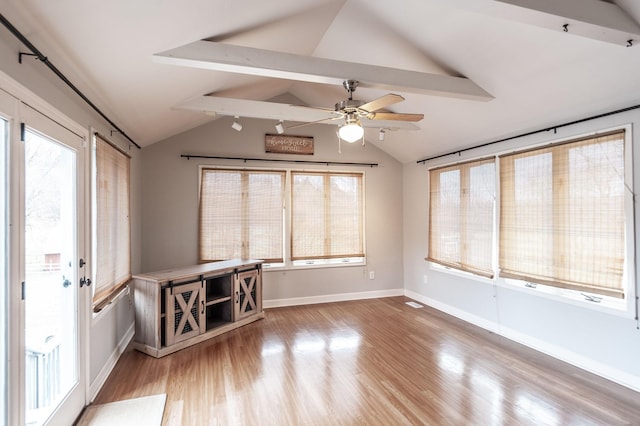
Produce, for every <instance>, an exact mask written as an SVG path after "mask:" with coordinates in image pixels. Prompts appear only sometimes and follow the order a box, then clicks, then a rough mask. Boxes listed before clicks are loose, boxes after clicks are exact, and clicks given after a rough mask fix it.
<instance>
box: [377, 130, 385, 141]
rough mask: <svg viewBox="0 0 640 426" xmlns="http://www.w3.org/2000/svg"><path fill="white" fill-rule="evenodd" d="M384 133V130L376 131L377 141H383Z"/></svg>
mask: <svg viewBox="0 0 640 426" xmlns="http://www.w3.org/2000/svg"><path fill="white" fill-rule="evenodd" d="M385 133H386V130H384V129H380V133H378V140H379V141H383V140H384V136H385Z"/></svg>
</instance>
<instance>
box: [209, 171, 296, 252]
mask: <svg viewBox="0 0 640 426" xmlns="http://www.w3.org/2000/svg"><path fill="white" fill-rule="evenodd" d="M207 170H209V171H213V172H215V171H220V172H237V173H239V174H240V175H241V185H242V186H243V190H245V189H247V188H245V185H247V184H248V181H247V175H248V174H250V173H252V172H254V173H256V174H267V173H270V172H271V173H273V174H281V175H283V178H284V180H283V182H282V190H283V191H282V208H281V209H282V215H284V213H285V207H284V200H285V199H286V185H287V176H286V172H284V171H283V170H278V169H273V168H238V167H217V166H205V165H201V166H200V167H199V168H198V172H199V175H198V262H199V263H206V262H214V261H216V260H220V259H205V258H204V257H203V256H202V254H203V253H202V252H201V246H202V229H201V228H202V211H201V209H202V194H203V189H202V178H203V176H204V173H205V171H207ZM240 201H241V205H242V210H243V212H244V213H248V211H247V205H246V204H245V201H246V197H244V196H242V197H241V200H240ZM282 219H283V221H282V224H281V226H282V231H283V232H282V236H283V239H282V241H281V242H280V244H281V246H282V255H283V256H284V255H285V248H284V246H285V244H284V243H285V240H284V235H285V222H284V216H283V217H282ZM249 226H250V225H249ZM241 227H242V219H241ZM245 233H246V229H244V228H243V229H242V235H244V234H245ZM246 237H247V238H248V236H246ZM245 242H246V241H243V242H242V244H243V248H241V252H244V251H245V250H247V249H246V245H245ZM284 259H285V258H284V257H283V260H284ZM267 264H271V263H267ZM276 264H280V262H277V263H276Z"/></svg>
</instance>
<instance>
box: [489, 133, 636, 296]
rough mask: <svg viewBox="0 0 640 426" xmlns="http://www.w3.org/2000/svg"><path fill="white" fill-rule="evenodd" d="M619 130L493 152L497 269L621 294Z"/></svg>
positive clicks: (527, 278)
mask: <svg viewBox="0 0 640 426" xmlns="http://www.w3.org/2000/svg"><path fill="white" fill-rule="evenodd" d="M624 136H625V134H624V131H616V132H612V133H608V134H602V135H597V136H593V137H588V138H582V139H579V140H574V141H571V142H569V143H564V144H559V145H554V146H551V147H545V148H541V149H534V150H531V151H525V152H520V153H516V154H510V155H504V156H502V157H500V248H499V251H500V256H499V267H500V275H501V276H502V277H506V278H516V279H521V280H525V281H531V282H535V283H541V284H546V285H549V286H555V287H560V288H567V289H573V290H580V291H587V292H590V293H596V294H601V295H606V296H612V297H618V298H623V297H624V286H623V271H624V262H625V208H624V198H625V197H624V195H625V178H624V176H625V172H624V139H625V137H624Z"/></svg>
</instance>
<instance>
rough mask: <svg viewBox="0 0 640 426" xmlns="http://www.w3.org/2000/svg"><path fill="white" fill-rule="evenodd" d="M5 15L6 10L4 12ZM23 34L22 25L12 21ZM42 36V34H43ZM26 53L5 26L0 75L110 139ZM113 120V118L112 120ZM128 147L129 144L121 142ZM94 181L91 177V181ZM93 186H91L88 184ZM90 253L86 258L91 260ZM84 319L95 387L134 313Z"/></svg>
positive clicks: (135, 209)
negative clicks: (20, 58)
mask: <svg viewBox="0 0 640 426" xmlns="http://www.w3.org/2000/svg"><path fill="white" fill-rule="evenodd" d="M3 12H5V11H3ZM13 24H14V25H15V26H17V27H18V28H19V29H20V28H21V27H22V25H20V24H21V22H13ZM40 34H41V33H40ZM31 41H32V42H33V43H34V44H35V45H36V47H38V48H40V49H41V50H42V51H43V53H44V54H45V55H47V56H49V55H50V56H49V57H50V58H51V61H52V62H53V63H54V65H56V66H57V67H58V68H61V69H63V68H64V65H65V64H59V63H56V60H55V58H56V55H55V54H54V53H53V52H52V51H50V50H49V51H47V50H46V48H45V47H43V46H45V44H46V43H45V41H44V40H41V39H38V37H37V35H36V36H35V37H34V38H32V39H31ZM19 51H22V52H25V51H27V50H26V49H25V48H24V47H23V46H21V44H20V43H19V42H18V41H17V40H16V38H15V37H13V36H12V35H11V34H10V33H9V32H8V31H6V30H5V28H4V27H0V71H2V72H4V73H6V74H7V75H8V76H10V77H11V78H12V79H13V80H15V81H17V82H18V83H19V84H21V85H22V86H25V87H26V88H27V89H28V90H30V91H31V92H33V93H35V94H36V95H37V96H39V97H40V98H42V99H43V100H44V101H46V102H48V103H49V104H51V105H52V106H53V107H55V108H56V109H58V110H59V111H60V112H62V113H63V114H65V115H66V116H68V117H69V118H71V119H72V120H74V121H75V122H77V123H78V124H80V125H82V126H84V127H86V128H87V129H89V128H90V127H91V128H93V129H95V130H97V131H98V132H100V133H102V134H105V135H109V134H110V130H112V129H111V127H109V126H108V124H107V123H106V122H105V120H104V119H102V118H101V117H99V115H98V114H97V113H95V112H94V111H93V110H92V109H91V107H89V106H88V105H87V104H86V103H85V102H84V101H83V100H81V98H80V97H79V96H78V95H77V94H75V93H74V92H73V91H72V90H71V89H69V88H68V87H67V86H66V85H65V84H64V83H62V82H61V81H60V80H59V78H58V77H56V76H55V75H54V74H53V73H52V72H51V71H50V70H49V69H48V68H47V67H46V66H45V65H44V64H42V63H41V62H40V61H38V60H36V59H35V58H32V57H25V58H23V63H22V64H19V63H18V52H19ZM94 102H95V100H94ZM112 119H114V118H112ZM114 120H115V119H114ZM114 141H115V142H122V140H121V139H117V136H116V137H115V139H114ZM121 146H122V147H126V146H127V144H126V143H121ZM129 152H130V154H131V156H132V161H131V194H132V203H131V215H132V216H131V232H132V235H131V237H132V258H131V261H132V270H133V271H134V272H139V271H140V204H139V203H138V201H137V200H139V199H140V195H139V193H140V175H139V168H140V151H139V150H138V149H137V148H135V147H134V148H132V149H131V150H130V151H129ZM87 178H88V179H89V176H87ZM88 184H89V181H87V185H88ZM88 253H89V250H87V255H85V260H86V259H88V258H89V257H88ZM87 314H88V315H87V316H85V317H83V318H81V320H82V321H85V323H86V324H88V326H89V342H88V344H89V348H88V351H87V352H88V353H89V359H88V362H89V367H88V368H89V372H90V373H89V376H90V377H89V382H90V384H91V385H92V387H93V388H95V387H96V383H95V382H96V379H97V378H98V375H99V374H100V372H102V374H103V375H104V374H106V372H107V371H109V370H110V368H111V367H112V366H113V365H112V364H113V363H114V362H115V359H116V358H115V354H116V353H117V352H118V351H119V350H120V349H119V345H122V344H123V340H126V338H127V337H130V334H128V333H129V330H133V328H132V327H133V321H134V316H133V308H132V306H131V305H130V303H129V302H128V297H124V298H122V299H121V300H120V301H118V302H117V303H116V304H115V306H113V309H110V310H109V312H107V313H106V315H103V316H102V317H101V318H100V321H99V322H95V321H93V320H92V319H91V315H90V314H89V313H87Z"/></svg>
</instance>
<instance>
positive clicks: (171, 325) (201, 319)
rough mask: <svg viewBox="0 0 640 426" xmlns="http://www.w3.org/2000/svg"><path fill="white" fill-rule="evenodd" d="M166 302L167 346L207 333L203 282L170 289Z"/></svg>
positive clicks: (167, 290)
mask: <svg viewBox="0 0 640 426" xmlns="http://www.w3.org/2000/svg"><path fill="white" fill-rule="evenodd" d="M165 291H166V292H167V294H166V300H167V301H168V303H167V308H166V316H167V318H168V321H167V327H166V342H167V345H173V344H174V343H177V342H180V341H182V340H186V339H189V338H191V337H193V336H197V335H198V334H200V333H202V332H204V331H205V322H206V321H205V316H204V312H203V311H204V303H203V301H204V290H203V285H202V281H196V282H194V283H190V284H183V285H180V286H176V287H168V288H166V289H165Z"/></svg>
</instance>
